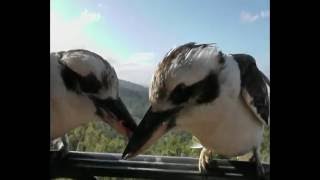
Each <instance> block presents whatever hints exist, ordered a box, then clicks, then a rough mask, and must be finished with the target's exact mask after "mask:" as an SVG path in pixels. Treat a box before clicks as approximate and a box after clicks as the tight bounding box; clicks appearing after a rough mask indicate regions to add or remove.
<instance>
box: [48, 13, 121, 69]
mask: <svg viewBox="0 0 320 180" xmlns="http://www.w3.org/2000/svg"><path fill="white" fill-rule="evenodd" d="M50 16H51V19H50V52H54V51H66V50H70V49H87V50H90V51H94V52H95V53H98V54H100V55H101V56H102V57H104V58H106V59H108V61H110V62H111V63H112V62H115V61H116V59H118V57H117V56H116V55H115V54H113V53H112V52H111V51H108V50H107V49H105V48H101V47H99V46H97V44H96V43H95V42H94V40H93V39H92V38H90V35H89V34H88V33H86V32H85V28H87V27H89V26H90V25H92V24H94V23H99V22H100V21H101V15H100V14H99V13H96V12H90V11H88V10H87V9H85V10H83V11H82V12H81V13H80V14H79V16H77V17H74V18H72V19H65V18H64V17H63V16H61V15H60V14H59V13H58V12H55V11H54V10H52V9H51V12H50Z"/></svg>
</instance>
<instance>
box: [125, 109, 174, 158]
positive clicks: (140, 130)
mask: <svg viewBox="0 0 320 180" xmlns="http://www.w3.org/2000/svg"><path fill="white" fill-rule="evenodd" d="M179 110H180V109H178V108H175V109H172V110H167V111H161V112H153V111H152V107H150V108H149V110H148V111H147V113H146V114H145V115H144V117H143V119H142V121H141V122H140V124H139V126H138V127H137V129H136V130H135V131H134V133H133V135H132V137H131V138H130V140H129V143H128V145H127V147H126V149H125V150H124V152H123V154H122V158H123V159H128V158H131V157H134V156H136V155H137V154H139V153H142V152H143V151H144V150H146V149H147V148H148V147H150V146H151V145H152V144H153V143H154V142H155V141H156V140H158V139H159V138H160V137H161V136H163V135H164V134H165V133H166V132H168V131H169V130H170V129H171V128H173V127H174V126H175V115H176V113H177V112H178V111H179Z"/></svg>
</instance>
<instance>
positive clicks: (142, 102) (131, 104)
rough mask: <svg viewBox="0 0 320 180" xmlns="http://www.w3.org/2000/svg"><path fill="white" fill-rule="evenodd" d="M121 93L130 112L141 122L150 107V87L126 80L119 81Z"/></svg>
mask: <svg viewBox="0 0 320 180" xmlns="http://www.w3.org/2000/svg"><path fill="white" fill-rule="evenodd" d="M119 94H120V97H121V99H122V100H123V101H124V103H125V104H126V105H127V107H128V109H129V111H130V113H131V114H132V116H133V117H134V118H135V120H136V121H137V122H140V120H141V119H142V117H143V115H144V113H145V112H146V111H147V109H148V107H149V100H148V88H147V87H144V86H141V85H138V84H135V83H132V82H129V81H125V80H120V81H119Z"/></svg>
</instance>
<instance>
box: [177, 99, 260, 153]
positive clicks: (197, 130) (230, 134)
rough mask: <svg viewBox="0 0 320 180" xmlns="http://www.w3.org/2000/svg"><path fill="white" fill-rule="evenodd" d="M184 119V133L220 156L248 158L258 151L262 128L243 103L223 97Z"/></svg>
mask: <svg viewBox="0 0 320 180" xmlns="http://www.w3.org/2000/svg"><path fill="white" fill-rule="evenodd" d="M184 118H185V122H186V123H185V124H184V126H185V129H187V130H189V131H191V132H192V133H193V135H195V136H196V137H197V138H198V139H199V141H200V142H201V144H202V145H203V146H205V147H207V148H209V149H212V150H214V151H215V152H216V153H218V154H221V155H225V156H238V155H242V154H245V153H247V152H249V151H250V150H251V149H252V148H253V147H258V146H259V144H260V143H261V140H262V133H263V126H262V124H261V123H260V122H259V121H258V120H257V119H256V118H255V117H254V116H253V114H252V113H251V111H249V109H248V108H247V107H246V106H245V104H244V103H243V102H242V99H231V98H229V99H228V98H221V97H220V98H217V99H216V100H215V102H214V103H213V104H208V105H204V106H199V107H196V108H193V110H191V111H189V112H186V113H185V116H184ZM181 124H183V122H181ZM182 126H183V125H182Z"/></svg>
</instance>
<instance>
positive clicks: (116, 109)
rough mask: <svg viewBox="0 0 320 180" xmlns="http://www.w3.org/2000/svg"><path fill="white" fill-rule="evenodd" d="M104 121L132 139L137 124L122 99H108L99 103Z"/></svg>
mask: <svg viewBox="0 0 320 180" xmlns="http://www.w3.org/2000/svg"><path fill="white" fill-rule="evenodd" d="M99 107H100V108H101V109H102V110H103V111H101V112H102V115H101V116H102V119H103V120H104V121H105V122H107V123H108V124H109V125H110V126H111V127H112V128H114V129H115V130H116V131H118V132H119V133H120V134H122V135H124V136H126V137H128V138H130V137H131V136H132V133H133V131H134V130H135V129H136V128H137V124H136V122H135V121H134V119H133V118H132V116H131V115H130V113H129V111H128V109H127V108H126V106H125V105H124V103H123V102H122V100H121V99H120V98H117V99H111V98H109V99H106V100H103V101H101V102H100V103H99Z"/></svg>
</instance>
